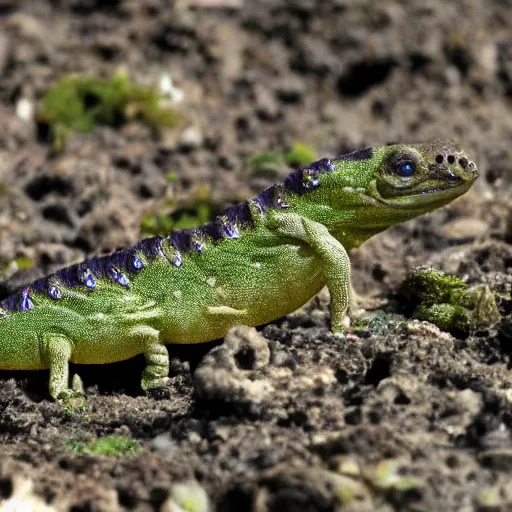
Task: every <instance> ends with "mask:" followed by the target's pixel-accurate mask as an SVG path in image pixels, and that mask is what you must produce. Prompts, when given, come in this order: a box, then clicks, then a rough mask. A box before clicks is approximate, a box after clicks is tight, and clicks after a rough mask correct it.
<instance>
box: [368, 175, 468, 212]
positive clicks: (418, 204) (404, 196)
mask: <svg viewBox="0 0 512 512" xmlns="http://www.w3.org/2000/svg"><path fill="white" fill-rule="evenodd" d="M477 177H478V175H475V176H473V177H471V179H463V178H461V177H458V176H457V179H453V180H450V181H442V182H437V183H432V184H431V185H429V186H425V184H426V182H427V181H428V180H424V181H422V182H421V183H417V184H416V185H415V186H414V188H407V189H406V188H403V189H394V190H389V189H388V190H385V191H384V190H382V191H381V190H379V187H378V186H377V184H376V183H375V182H374V183H373V186H372V187H370V191H369V195H370V196H371V197H372V198H373V199H375V200H377V201H379V202H380V203H384V204H386V205H387V206H389V207H394V208H408V209H424V208H425V207H430V208H432V209H434V208H437V207H439V206H442V205H444V204H446V203H449V202H450V201H452V200H453V199H455V198H456V197H459V196H461V195H462V194H464V193H465V192H467V191H468V190H469V189H470V188H471V185H473V183H474V182H475V180H476V178H477Z"/></svg>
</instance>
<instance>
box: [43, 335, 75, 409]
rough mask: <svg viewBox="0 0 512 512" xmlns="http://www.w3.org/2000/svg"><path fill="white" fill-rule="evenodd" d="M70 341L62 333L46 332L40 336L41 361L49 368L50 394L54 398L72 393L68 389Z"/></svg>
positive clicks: (64, 396)
mask: <svg viewBox="0 0 512 512" xmlns="http://www.w3.org/2000/svg"><path fill="white" fill-rule="evenodd" d="M71 351H72V342H71V340H70V339H69V338H67V337H66V336H64V335H62V334H54V333H47V334H43V336H42V345H41V353H42V358H43V361H45V363H46V365H47V366H48V367H49V368H50V383H49V390H50V395H51V396H52V398H53V399H54V400H57V399H58V398H66V397H68V396H70V395H72V394H73V391H72V390H71V389H69V364H68V363H69V359H70V357H71Z"/></svg>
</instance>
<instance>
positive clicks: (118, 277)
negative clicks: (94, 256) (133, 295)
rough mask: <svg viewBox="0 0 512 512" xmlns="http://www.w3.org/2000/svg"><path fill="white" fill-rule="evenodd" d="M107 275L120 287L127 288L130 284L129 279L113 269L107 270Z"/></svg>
mask: <svg viewBox="0 0 512 512" xmlns="http://www.w3.org/2000/svg"><path fill="white" fill-rule="evenodd" d="M108 273H109V274H110V277H111V278H112V279H113V280H114V281H115V282H116V283H118V284H120V285H121V286H128V285H129V284H130V281H129V279H128V278H127V277H126V276H125V275H124V274H123V273H122V272H119V270H118V269H117V268H115V267H110V268H109V269H108Z"/></svg>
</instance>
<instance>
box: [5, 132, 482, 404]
mask: <svg viewBox="0 0 512 512" xmlns="http://www.w3.org/2000/svg"><path fill="white" fill-rule="evenodd" d="M477 177H478V170H477V167H476V165H475V163H474V162H473V161H472V160H471V159H470V158H469V157H468V156H467V155H466V153H464V152H463V151H462V150H461V149H459V148H458V147H457V146H456V145H454V144H453V143H452V142H448V141H432V142H427V143H422V144H394V145H388V146H381V147H369V148H365V149H361V150H358V151H355V152H352V153H349V154H345V155H343V156H340V157H338V158H334V159H328V158H324V159H322V160H319V161H317V162H314V163H311V164H310V165H307V166H305V167H302V168H299V169H296V170H293V171H292V172H291V173H290V174H289V175H288V176H287V177H286V178H285V179H284V180H282V181H280V182H278V183H276V184H274V185H272V186H270V187H269V188H267V189H266V190H264V191H263V192H262V193H260V194H259V195H257V196H256V197H254V198H252V199H249V200H247V201H244V202H242V203H239V204H235V205H233V206H230V207H229V208H227V209H226V210H224V211H223V212H221V213H220V214H219V215H217V216H216V217H215V218H214V220H212V221H210V222H208V223H206V224H204V225H203V226H202V227H200V228H194V229H184V230H175V231H172V232H171V233H170V234H169V235H168V236H156V237H151V238H146V239H143V240H141V241H139V242H138V243H137V244H136V245H134V246H133V247H129V248H126V249H120V250H117V251H115V252H113V253H111V254H109V255H106V256H94V257H90V258H88V259H86V260H85V261H83V262H81V263H76V264H73V265H71V266H69V267H67V268H64V269H62V270H59V271H57V272H55V273H54V274H51V275H49V276H47V277H44V278H41V279H38V280H36V281H34V282H32V283H31V284H30V285H28V286H26V287H24V288H22V289H21V290H19V291H18V292H16V293H14V294H12V295H10V296H9V297H7V298H6V299H4V300H3V301H1V302H0V369H2V370H31V369H49V371H50V372H49V373H50V376H49V393H50V395H51V397H53V398H54V399H59V398H66V397H69V396H70V395H71V394H72V393H73V389H72V388H70V387H69V368H68V366H69V365H68V363H69V362H73V363H82V364H103V363H111V362H116V361H121V360H125V359H129V358H131V357H133V356H135V355H137V354H141V353H142V354H144V357H145V361H146V364H145V367H144V370H143V372H142V377H141V387H142V389H143V390H144V391H149V390H151V389H154V388H159V387H162V386H165V384H166V383H167V382H168V370H169V355H168V351H167V348H166V346H165V345H166V344H170V343H201V342H206V341H210V340H214V339H219V338H222V337H223V336H224V335H225V334H226V332H227V331H228V329H229V328H230V327H232V326H233V325H235V324H245V325H249V326H258V325H262V324H264V323H268V322H271V321H273V320H275V319H277V318H280V317H282V316H285V315H286V314H288V313H290V312H292V311H294V310H296V309H297V308H299V307H300V306H302V305H303V304H304V303H305V302H307V301H308V300H309V299H310V298H312V297H313V296H314V295H315V294H316V293H318V292H319V291H320V290H321V289H322V288H323V287H324V286H325V285H327V287H328V290H329V292H330V296H331V330H332V332H334V333H343V332H346V330H347V328H348V327H349V325H350V324H349V321H350V318H354V317H355V316H356V315H357V313H358V309H357V304H356V300H355V297H354V291H353V289H352V284H351V280H350V261H349V256H348V251H349V250H350V249H352V248H355V247H358V246H359V245H360V244H362V243H363V242H364V241H365V240H367V239H368V238H370V237H371V236H373V235H374V234H376V233H378V232H381V231H383V230H385V229H386V228H388V227H389V226H391V225H393V224H396V223H399V222H403V221H406V220H408V219H411V218H413V217H416V216H418V215H421V214H424V213H426V212H428V211H431V210H434V209H436V208H438V207H441V206H443V205H446V204H447V203H449V202H450V201H452V200H453V199H455V198H456V197H458V196H460V195H462V194H464V193H465V192H466V191H467V190H468V189H469V188H470V187H471V185H472V184H473V182H474V181H475V180H476V178H477Z"/></svg>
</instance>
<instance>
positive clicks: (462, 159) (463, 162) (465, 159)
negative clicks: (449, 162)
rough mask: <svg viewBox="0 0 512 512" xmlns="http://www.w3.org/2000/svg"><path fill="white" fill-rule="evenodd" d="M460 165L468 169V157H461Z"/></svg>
mask: <svg viewBox="0 0 512 512" xmlns="http://www.w3.org/2000/svg"><path fill="white" fill-rule="evenodd" d="M459 165H460V166H461V167H462V168H463V169H466V168H467V167H468V159H467V158H465V157H462V158H459Z"/></svg>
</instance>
